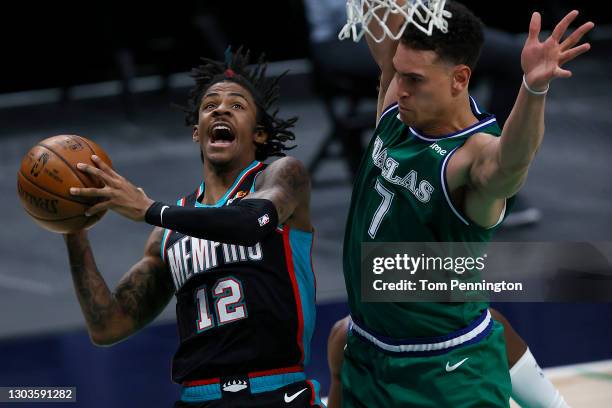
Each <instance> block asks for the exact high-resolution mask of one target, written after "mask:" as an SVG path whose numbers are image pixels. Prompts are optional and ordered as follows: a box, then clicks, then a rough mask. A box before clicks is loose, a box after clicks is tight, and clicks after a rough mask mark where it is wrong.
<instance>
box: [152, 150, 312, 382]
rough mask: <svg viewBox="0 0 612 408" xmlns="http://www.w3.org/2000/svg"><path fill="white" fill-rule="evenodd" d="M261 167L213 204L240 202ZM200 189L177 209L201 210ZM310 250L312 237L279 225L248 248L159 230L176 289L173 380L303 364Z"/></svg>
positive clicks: (242, 176) (309, 295)
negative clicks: (176, 347) (178, 339)
mask: <svg viewBox="0 0 612 408" xmlns="http://www.w3.org/2000/svg"><path fill="white" fill-rule="evenodd" d="M264 168H265V165H264V164H263V163H260V162H258V161H255V162H253V163H251V165H249V166H248V167H247V168H246V169H244V171H243V172H242V173H241V174H240V175H239V176H238V177H237V179H236V181H235V182H234V184H233V185H232V187H230V189H229V190H228V191H227V192H226V194H225V195H224V197H223V198H221V199H220V200H219V202H217V203H216V204H215V205H213V206H214V207H220V206H224V205H234V204H235V203H237V202H239V201H240V200H241V199H242V198H243V197H245V196H246V195H247V194H248V193H249V192H252V191H253V190H254V184H255V178H256V177H257V175H258V174H259V173H260V172H261V171H263V169H264ZM204 188H205V187H204V184H203V183H202V184H201V185H200V187H199V188H198V189H197V190H196V191H195V192H194V193H192V194H190V195H189V196H186V197H183V198H181V199H180V200H178V205H182V206H196V207H206V206H204V205H202V204H201V203H200V200H201V198H202V197H203V196H204ZM262 218H263V219H260V222H266V221H269V220H266V218H265V217H262ZM311 248H312V233H311V232H305V231H299V230H292V229H290V228H289V227H288V226H286V225H284V226H279V227H278V228H276V230H275V232H274V233H271V234H269V235H268V236H266V237H265V238H264V239H263V240H261V241H260V242H258V243H257V244H256V245H253V246H251V247H244V246H240V245H234V244H231V243H222V242H215V241H209V240H205V239H198V238H193V237H189V236H186V235H184V234H181V233H179V232H176V231H170V230H166V231H165V232H164V238H163V241H162V258H163V259H164V261H165V262H166V265H167V271H168V273H170V274H171V275H172V279H173V281H174V285H175V289H176V293H175V294H176V299H177V305H176V317H177V323H178V332H179V337H180V345H179V348H178V350H177V351H176V353H175V355H174V359H173V363H172V377H173V380H174V381H175V382H177V383H183V382H185V381H194V380H198V379H203V378H213V377H220V376H227V375H235V374H244V373H250V372H255V371H265V370H270V369H277V368H283V367H293V366H303V365H305V364H306V363H307V361H308V358H309V344H310V339H311V337H312V330H313V328H314V319H315V309H314V302H315V279H314V274H313V271H312V264H311Z"/></svg>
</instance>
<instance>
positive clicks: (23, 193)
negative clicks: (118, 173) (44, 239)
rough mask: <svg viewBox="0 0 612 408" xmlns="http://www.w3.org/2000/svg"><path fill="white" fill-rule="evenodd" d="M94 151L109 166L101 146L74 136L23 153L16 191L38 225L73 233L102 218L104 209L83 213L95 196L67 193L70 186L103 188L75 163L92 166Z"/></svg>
mask: <svg viewBox="0 0 612 408" xmlns="http://www.w3.org/2000/svg"><path fill="white" fill-rule="evenodd" d="M93 154H95V155H97V156H98V157H100V159H102V160H103V161H104V162H105V163H106V164H108V165H109V166H111V167H112V162H111V160H110V158H109V157H108V155H107V154H106V152H105V151H104V150H102V148H101V147H100V146H98V145H97V144H95V143H94V142H92V141H91V140H89V139H86V138H84V137H82V136H77V135H58V136H53V137H50V138H48V139H45V140H42V141H40V142H39V143H38V144H37V145H36V146H34V147H32V148H31V149H30V151H29V152H28V153H27V154H26V155H25V156H24V158H23V160H22V161H21V167H20V168H19V173H18V174H17V191H18V192H19V198H20V199H21V204H22V205H23V208H24V209H25V211H26V212H27V213H28V215H30V216H31V217H32V219H33V220H34V221H36V222H37V223H38V224H39V225H40V226H42V227H43V228H45V229H48V230H49V231H53V232H60V233H67V232H75V231H78V230H81V229H85V228H89V227H91V226H92V225H93V224H95V223H96V222H97V221H98V220H99V219H100V218H102V216H103V215H104V213H103V212H102V213H99V214H96V215H95V216H92V217H87V216H85V210H86V209H87V208H89V207H91V206H92V205H94V204H95V203H96V202H98V200H97V199H92V198H88V197H76V196H72V195H71V194H70V187H102V185H101V183H100V182H99V181H97V180H94V179H93V178H92V177H90V176H89V175H87V174H85V173H83V172H82V171H80V170H78V169H77V167H76V165H77V163H87V164H92V165H93V162H92V161H91V155H93Z"/></svg>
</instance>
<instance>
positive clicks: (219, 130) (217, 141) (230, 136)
mask: <svg viewBox="0 0 612 408" xmlns="http://www.w3.org/2000/svg"><path fill="white" fill-rule="evenodd" d="M209 135H210V143H211V144H213V145H215V146H229V145H230V144H232V142H233V141H234V140H236V137H235V136H234V131H233V130H232V128H231V126H230V125H229V124H228V123H224V122H217V123H215V124H213V125H212V127H211V128H210V133H209Z"/></svg>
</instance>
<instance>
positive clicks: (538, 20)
mask: <svg viewBox="0 0 612 408" xmlns="http://www.w3.org/2000/svg"><path fill="white" fill-rule="evenodd" d="M541 24H542V16H540V13H538V12H537V11H536V12H534V13H533V14H532V15H531V22H530V23H529V37H527V41H535V40H538V39H539V38H538V37H539V35H540V27H541Z"/></svg>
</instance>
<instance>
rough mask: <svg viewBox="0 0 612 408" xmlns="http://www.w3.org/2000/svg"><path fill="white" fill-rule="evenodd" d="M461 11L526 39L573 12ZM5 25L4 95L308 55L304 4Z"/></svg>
mask: <svg viewBox="0 0 612 408" xmlns="http://www.w3.org/2000/svg"><path fill="white" fill-rule="evenodd" d="M464 3H465V4H466V5H468V6H469V7H472V8H473V9H474V10H475V12H476V14H477V15H478V16H479V17H481V19H482V20H483V21H485V22H486V24H487V25H489V26H491V27H495V28H499V29H502V30H505V31H508V32H512V33H520V32H524V31H525V27H526V22H527V24H528V21H529V17H530V15H531V12H532V11H534V10H538V11H540V12H541V13H542V14H543V16H544V18H543V28H544V29H551V28H552V27H551V26H552V24H553V23H554V22H556V21H558V20H559V19H560V18H561V17H562V16H563V15H564V14H565V13H566V12H567V11H569V10H570V5H571V4H572V2H569V1H552V0H544V1H529V0H519V1H512V2H504V3H496V2H480V1H470V0H468V1H465V2H464ZM574 7H575V5H574ZM500 8H503V12H500ZM580 10H581V14H582V15H584V16H590V18H593V19H595V20H596V22H597V23H598V24H606V23H610V22H612V15H611V14H610V13H608V12H606V10H607V3H606V2H597V1H583V2H580ZM2 19H3V20H4V21H3V24H1V25H0V35H1V37H0V38H3V50H2V77H1V78H0V92H14V91H19V90H27V89H40V88H51V87H62V86H70V85H75V84H84V83H90V82H99V81H106V80H111V79H121V78H124V77H126V76H130V75H131V76H143V75H152V74H162V75H164V74H170V73H173V72H184V71H187V70H189V69H190V68H191V67H192V66H193V65H194V64H196V63H197V62H198V57H199V56H212V57H220V52H222V51H223V49H224V44H233V45H234V46H239V45H245V46H247V47H248V48H250V49H251V50H252V51H253V52H254V53H256V54H259V53H260V52H265V53H266V54H267V56H268V58H269V59H270V60H271V61H281V60H290V59H299V58H307V57H308V55H309V46H308V23H307V20H306V18H305V13H304V5H303V3H302V1H301V0H270V1H265V2H248V1H240V2H228V1H221V0H208V1H193V0H187V1H181V2H180V3H177V4H173V5H172V6H170V5H169V4H163V5H162V4H153V3H147V2H142V1H133V2H132V1H124V2H117V1H111V2H103V3H86V2H80V3H72V2H70V3H69V2H53V3H49V2H40V3H36V4H35V5H34V4H30V3H27V2H21V3H19V2H18V3H17V4H15V5H13V6H11V10H4V11H3V16H2ZM580 20H581V19H580V18H579V21H580Z"/></svg>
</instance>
